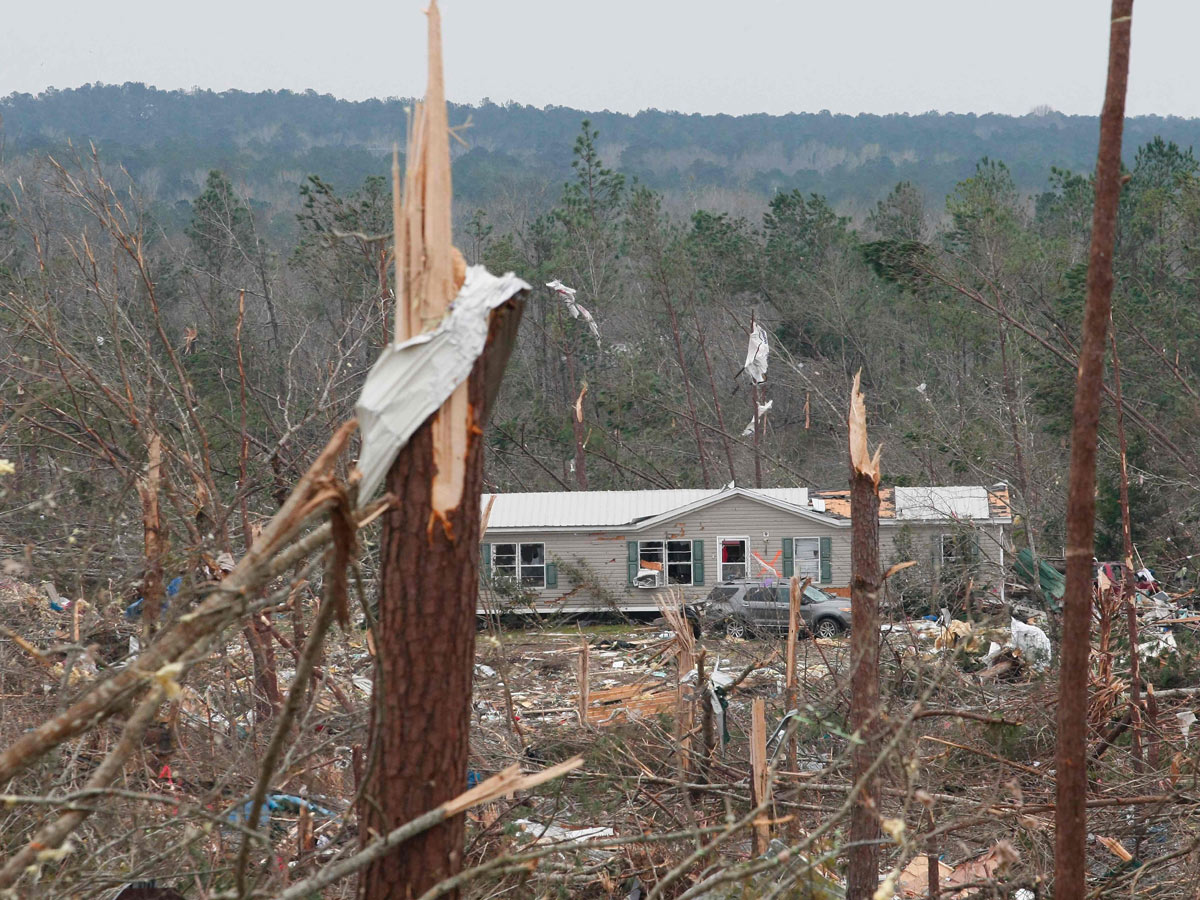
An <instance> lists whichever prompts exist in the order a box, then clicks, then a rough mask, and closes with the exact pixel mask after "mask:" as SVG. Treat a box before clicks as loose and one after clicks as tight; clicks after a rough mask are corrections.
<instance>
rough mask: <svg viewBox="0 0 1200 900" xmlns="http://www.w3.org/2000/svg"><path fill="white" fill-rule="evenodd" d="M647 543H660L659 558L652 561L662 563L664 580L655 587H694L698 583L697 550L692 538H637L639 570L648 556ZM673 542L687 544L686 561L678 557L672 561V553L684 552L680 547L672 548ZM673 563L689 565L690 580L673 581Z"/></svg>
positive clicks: (652, 549) (652, 550)
mask: <svg viewBox="0 0 1200 900" xmlns="http://www.w3.org/2000/svg"><path fill="white" fill-rule="evenodd" d="M647 544H657V545H658V553H659V559H657V560H653V559H652V560H650V561H651V562H657V563H660V564H661V565H662V569H661V570H660V571H661V572H662V581H661V583H659V584H656V585H655V588H660V587H692V586H693V585H695V583H696V570H695V562H696V559H695V552H696V551H695V548H694V547H693V545H692V541H691V539H690V538H638V539H637V547H638V570H639V571H640V570H641V569H642V568H643V566H642V560H643V559H645V558H646V557H645V553H646V549H647V547H646V545H647ZM672 544H685V545H687V561H686V562H684V561H681V560H679V559H676V560H675V561H674V562H672V560H671V554H672V553H676V554H678V553H681V552H683V551H681V550H679V549H676V550H672V549H671V545H672ZM649 549H650V552H651V553H653V552H654V548H653V547H651V548H649ZM673 565H674V566H687V570H688V580H687V581H672V580H671V567H672V566H673ZM642 590H646V588H642Z"/></svg>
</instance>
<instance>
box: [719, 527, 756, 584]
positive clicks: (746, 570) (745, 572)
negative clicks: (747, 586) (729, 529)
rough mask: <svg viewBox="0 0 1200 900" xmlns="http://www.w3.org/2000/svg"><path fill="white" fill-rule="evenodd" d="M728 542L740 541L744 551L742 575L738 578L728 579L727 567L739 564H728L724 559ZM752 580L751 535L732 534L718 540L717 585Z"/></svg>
mask: <svg viewBox="0 0 1200 900" xmlns="http://www.w3.org/2000/svg"><path fill="white" fill-rule="evenodd" d="M726 541H740V542H741V544H742V547H743V548H744V551H743V554H742V556H743V560H742V562H741V566H742V575H741V576H740V577H738V578H726V577H725V566H727V565H729V566H736V565H738V563H727V562H725V560H724V559H723V556H724V553H725V542H726ZM749 578H750V535H748V534H731V535H725V536H723V537H718V538H717V583H718V584H723V583H725V582H727V581H747V580H749Z"/></svg>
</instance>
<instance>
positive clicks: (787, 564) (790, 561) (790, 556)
mask: <svg viewBox="0 0 1200 900" xmlns="http://www.w3.org/2000/svg"><path fill="white" fill-rule="evenodd" d="M795 574H796V557H795V554H794V553H793V552H792V539H791V538H784V539H783V577H784V578H791V577H792V576H793V575H795Z"/></svg>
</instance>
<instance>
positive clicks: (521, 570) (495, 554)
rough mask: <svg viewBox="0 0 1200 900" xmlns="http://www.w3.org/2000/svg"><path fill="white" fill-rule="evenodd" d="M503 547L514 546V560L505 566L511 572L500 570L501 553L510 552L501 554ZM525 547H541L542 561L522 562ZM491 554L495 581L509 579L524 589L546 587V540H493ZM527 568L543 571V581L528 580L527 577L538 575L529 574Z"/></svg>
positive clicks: (536, 589) (541, 588)
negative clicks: (499, 559)
mask: <svg viewBox="0 0 1200 900" xmlns="http://www.w3.org/2000/svg"><path fill="white" fill-rule="evenodd" d="M501 547H512V548H513V553H512V554H511V558H512V560H513V562H512V564H511V565H508V564H506V565H505V566H504V568H505V569H508V570H510V572H503V573H502V572H500V571H499V568H500V566H499V564H498V558H499V557H500V556H501V555H504V556H509V554H501V553H500V552H499V550H500V548H501ZM525 547H541V559H542V561H541V562H540V563H525V562H522V554H521V551H522V550H523V549H524V548H525ZM491 555H492V571H491V575H492V579H493V580H494V581H508V582H511V583H513V584H515V585H517V586H518V587H520V588H522V589H524V590H535V591H544V590H545V589H546V566H547V562H546V542H545V541H504V542H502V543H500V542H493V543H492V550H491ZM526 570H531V571H533V570H537V571H539V572H540V573H541V581H540V582H533V583H530V582H527V581H526V580H525V579H526V578H527V577H537V576H529V575H527V573H526Z"/></svg>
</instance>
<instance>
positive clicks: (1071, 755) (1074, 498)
mask: <svg viewBox="0 0 1200 900" xmlns="http://www.w3.org/2000/svg"><path fill="white" fill-rule="evenodd" d="M1132 16H1133V0H1113V4H1112V23H1111V26H1110V34H1109V57H1108V84H1107V87H1106V89H1105V95H1104V109H1103V110H1102V112H1101V115H1100V149H1099V154H1098V157H1097V162H1096V199H1095V206H1094V209H1093V211H1092V241H1091V248H1090V250H1089V253H1088V271H1087V301H1086V307H1085V309H1084V318H1083V338H1082V341H1081V343H1080V348H1079V370H1078V378H1077V380H1076V384H1075V414H1074V424H1073V426H1072V429H1071V467H1070V480H1069V489H1068V498H1067V590H1066V596H1065V598H1064V607H1065V609H1064V614H1063V640H1062V651H1061V653H1060V654H1059V660H1060V666H1061V668H1060V676H1059V700H1058V722H1057V725H1058V742H1057V748H1056V751H1055V766H1056V768H1057V790H1056V804H1055V809H1056V813H1055V826H1056V827H1055V836H1054V871H1055V883H1054V896H1055V900H1083V897H1084V895H1085V893H1086V886H1087V884H1086V879H1087V868H1086V864H1087V808H1086V802H1087V748H1086V741H1087V689H1088V653H1089V650H1090V630H1091V620H1092V559H1093V553H1094V540H1095V524H1096V523H1095V519H1096V496H1095V492H1096V444H1097V428H1098V425H1099V419H1100V391H1101V382H1102V380H1103V377H1104V350H1105V347H1104V344H1105V335H1106V332H1107V330H1108V320H1109V316H1110V313H1111V309H1112V289H1113V273H1112V256H1113V248H1114V246H1115V243H1116V230H1117V203H1118V200H1119V198H1120V191H1121V133H1122V129H1123V126H1124V121H1125V87H1126V84H1127V82H1128V77H1129V37H1130V26H1131V20H1132Z"/></svg>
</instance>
